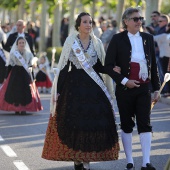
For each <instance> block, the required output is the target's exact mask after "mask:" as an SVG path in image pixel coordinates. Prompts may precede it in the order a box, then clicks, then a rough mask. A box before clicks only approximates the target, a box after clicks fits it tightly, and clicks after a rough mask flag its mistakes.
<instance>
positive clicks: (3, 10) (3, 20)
mask: <svg viewBox="0 0 170 170" xmlns="http://www.w3.org/2000/svg"><path fill="white" fill-rule="evenodd" d="M5 16H6V12H5V8H2V20H1V24H2V25H3V24H5Z"/></svg>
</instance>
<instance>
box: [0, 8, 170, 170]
mask: <svg viewBox="0 0 170 170" xmlns="http://www.w3.org/2000/svg"><path fill="white" fill-rule="evenodd" d="M151 18H152V23H151V24H150V25H148V26H145V25H143V19H144V18H143V17H142V16H141V11H140V10H139V8H133V7H130V8H127V9H126V10H125V11H124V13H123V15H122V28H123V30H121V31H118V30H117V25H116V21H115V20H110V19H109V20H105V19H104V18H103V17H100V20H99V24H100V25H99V26H98V24H97V23H96V22H95V21H94V20H93V19H92V17H91V15H90V14H89V13H86V12H82V13H80V14H79V15H78V16H77V19H76V21H75V29H74V31H73V32H72V33H71V34H70V35H69V36H68V19H67V18H64V19H63V20H62V23H63V24H62V27H61V43H62V45H63V49H62V53H61V56H60V59H59V63H58V65H57V69H54V76H55V77H54V82H53V86H52V78H51V74H50V69H49V61H48V58H47V57H46V53H42V54H41V55H40V57H39V59H36V57H35V56H36V53H35V48H34V47H35V43H36V41H37V37H38V36H37V35H38V31H35V29H34V24H33V23H32V22H29V23H28V25H27V30H28V33H26V32H25V28H26V23H25V22H24V21H23V20H18V21H17V23H16V29H15V30H12V29H11V32H10V34H8V33H7V35H5V33H4V31H3V30H2V29H1V30H0V41H1V49H0V84H1V87H0V110H5V111H14V112H15V114H17V115H18V114H20V115H23V114H26V112H27V111H28V112H37V111H40V110H42V109H43V107H42V105H41V101H40V95H39V92H41V93H42V92H49V89H50V88H51V87H52V89H51V101H50V102H51V104H50V119H49V123H48V127H47V132H46V137H45V142H44V147H43V152H42V158H44V159H48V160H55V161H73V162H74V169H75V170H90V162H96V161H110V160H117V159H118V157H119V151H120V146H119V138H118V129H117V128H118V127H117V125H116V121H115V109H114V94H113V91H114V88H113V80H114V82H115V83H116V88H115V89H116V90H115V96H116V100H117V105H118V110H119V115H120V128H121V140H122V143H123V148H124V151H125V155H126V160H127V164H126V166H125V169H126V170H134V169H135V163H134V160H133V157H132V151H133V149H132V132H133V128H134V126H135V124H136V125H137V131H138V134H139V138H140V144H141V150H142V157H143V162H142V165H141V170H156V167H154V166H153V165H152V164H151V161H150V150H151V140H152V135H151V133H152V131H153V130H152V125H151V121H150V113H151V102H154V103H156V102H157V101H158V100H159V98H160V95H159V93H158V91H159V89H160V86H161V83H162V82H163V77H164V74H165V73H166V72H168V71H170V70H169V67H170V66H169V64H170V53H169V52H170V46H169V44H170V34H169V32H170V27H169V17H168V16H166V15H163V14H160V13H159V12H158V11H153V13H152V14H151ZM141 28H142V29H141ZM4 30H5V29H4ZM92 30H93V31H92ZM13 31H14V32H13ZM6 36H7V39H6V38H5V37H6ZM5 51H6V52H8V53H9V55H6V52H5ZM157 66H158V69H157ZM35 70H38V71H37V73H36V74H35V72H34V71H35ZM38 89H39V90H38ZM152 92H153V97H152V98H151V93H152ZM169 94H170V85H169V84H167V86H165V88H164V89H163V95H164V96H165V97H167V96H168V95H169Z"/></svg>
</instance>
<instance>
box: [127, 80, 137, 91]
mask: <svg viewBox="0 0 170 170" xmlns="http://www.w3.org/2000/svg"><path fill="white" fill-rule="evenodd" d="M138 83H140V82H139V81H136V80H128V81H127V83H126V84H125V85H126V87H128V88H129V89H132V88H134V87H140V85H138Z"/></svg>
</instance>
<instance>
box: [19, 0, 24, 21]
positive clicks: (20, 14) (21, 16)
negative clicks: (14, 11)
mask: <svg viewBox="0 0 170 170" xmlns="http://www.w3.org/2000/svg"><path fill="white" fill-rule="evenodd" d="M24 5H25V0H21V1H20V4H19V6H18V17H19V19H24V12H25V10H24Z"/></svg>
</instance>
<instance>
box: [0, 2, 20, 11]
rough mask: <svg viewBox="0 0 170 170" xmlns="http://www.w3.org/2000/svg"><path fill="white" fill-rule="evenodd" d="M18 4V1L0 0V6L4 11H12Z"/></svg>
mask: <svg viewBox="0 0 170 170" xmlns="http://www.w3.org/2000/svg"><path fill="white" fill-rule="evenodd" d="M18 4H19V0H12V1H11V0H0V6H1V7H4V8H6V9H13V8H15V7H16V6H17V5H18Z"/></svg>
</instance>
